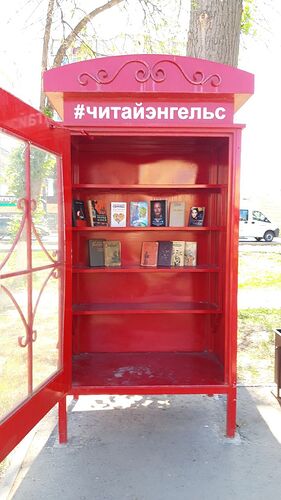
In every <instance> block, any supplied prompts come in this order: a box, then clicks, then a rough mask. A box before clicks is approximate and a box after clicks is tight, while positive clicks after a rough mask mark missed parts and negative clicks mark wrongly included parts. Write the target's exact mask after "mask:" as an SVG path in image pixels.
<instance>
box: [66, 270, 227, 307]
mask: <svg viewBox="0 0 281 500" xmlns="http://www.w3.org/2000/svg"><path fill="white" fill-rule="evenodd" d="M217 292H218V276H217V273H180V272H171V273H165V272H162V273H161V272H157V273H97V274H95V275H94V276H93V275H91V274H81V275H78V276H76V277H75V278H74V286H73V300H74V303H75V304H104V303H106V304H114V303H124V304H129V303H134V304H138V303H153V302H160V303H163V302H164V303H169V302H170V303H171V308H172V304H173V302H211V299H212V298H213V299H214V298H217ZM215 302H216V303H217V300H216V301H215Z"/></svg>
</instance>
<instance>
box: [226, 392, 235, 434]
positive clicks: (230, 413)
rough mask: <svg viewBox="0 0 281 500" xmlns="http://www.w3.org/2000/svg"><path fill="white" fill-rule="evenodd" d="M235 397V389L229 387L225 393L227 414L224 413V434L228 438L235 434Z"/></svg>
mask: <svg viewBox="0 0 281 500" xmlns="http://www.w3.org/2000/svg"><path fill="white" fill-rule="evenodd" d="M236 399H237V389H236V387H235V388H231V389H230V391H229V393H228V395H227V414H226V435H227V437H229V438H233V437H234V436H235V430H236Z"/></svg>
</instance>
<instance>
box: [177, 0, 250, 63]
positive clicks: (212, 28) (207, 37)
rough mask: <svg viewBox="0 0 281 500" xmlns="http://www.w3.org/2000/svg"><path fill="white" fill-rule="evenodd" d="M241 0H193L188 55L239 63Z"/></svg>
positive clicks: (221, 61)
mask: <svg viewBox="0 0 281 500" xmlns="http://www.w3.org/2000/svg"><path fill="white" fill-rule="evenodd" d="M241 16H242V0H191V12H190V21H189V33H188V42H187V50H186V54H187V55H188V56H191V57H199V58H202V59H208V60H210V61H215V62H220V63H223V64H230V65H231V66H237V64H238V55H239V39H240V29H241Z"/></svg>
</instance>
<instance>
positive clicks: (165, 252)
mask: <svg viewBox="0 0 281 500" xmlns="http://www.w3.org/2000/svg"><path fill="white" fill-rule="evenodd" d="M172 249H173V242H172V241H159V247H158V260H157V266H162V267H170V265H171V260H172Z"/></svg>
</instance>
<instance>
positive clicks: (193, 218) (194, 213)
mask: <svg viewBox="0 0 281 500" xmlns="http://www.w3.org/2000/svg"><path fill="white" fill-rule="evenodd" d="M204 217H205V207H191V209H190V213H189V221H188V225H189V226H203V223H204Z"/></svg>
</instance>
